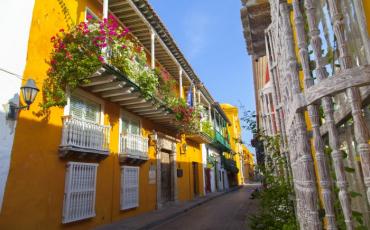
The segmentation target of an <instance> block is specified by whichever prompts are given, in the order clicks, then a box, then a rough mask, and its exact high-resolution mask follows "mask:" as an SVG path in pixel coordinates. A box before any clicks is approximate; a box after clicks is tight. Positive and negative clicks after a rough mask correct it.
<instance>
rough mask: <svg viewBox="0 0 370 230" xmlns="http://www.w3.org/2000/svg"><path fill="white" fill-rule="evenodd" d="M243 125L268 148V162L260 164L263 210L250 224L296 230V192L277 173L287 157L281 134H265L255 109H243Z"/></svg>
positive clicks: (260, 229) (264, 228)
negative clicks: (282, 150)
mask: <svg viewBox="0 0 370 230" xmlns="http://www.w3.org/2000/svg"><path fill="white" fill-rule="evenodd" d="M241 120H242V121H243V126H242V127H243V128H245V129H247V130H250V131H251V132H252V133H253V134H254V135H255V136H257V137H258V139H259V140H260V141H262V142H263V143H264V147H265V149H268V151H269V156H268V157H267V159H266V162H267V164H266V165H258V166H257V167H258V170H259V171H260V174H261V175H263V181H262V183H263V185H264V188H263V189H262V190H261V191H260V192H259V194H258V195H257V196H256V197H257V199H259V200H260V202H261V210H260V211H259V213H257V214H256V215H254V216H252V217H251V218H250V227H251V228H252V229H256V230H270V229H271V230H275V229H276V230H277V229H279V230H280V229H285V230H296V229H298V224H297V221H296V215H295V212H294V196H295V195H294V191H293V188H292V187H291V186H290V185H289V182H288V181H287V180H286V179H285V178H284V177H283V176H277V174H279V171H280V170H281V169H282V168H283V167H286V161H285V158H284V157H283V156H282V155H281V154H280V137H279V135H276V136H273V137H271V136H268V135H265V132H264V131H263V130H259V129H258V127H257V123H256V114H255V112H253V111H244V114H243V117H242V118H241Z"/></svg>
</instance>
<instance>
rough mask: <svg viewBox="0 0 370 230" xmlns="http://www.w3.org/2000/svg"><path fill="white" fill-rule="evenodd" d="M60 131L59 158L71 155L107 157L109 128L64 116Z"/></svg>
mask: <svg viewBox="0 0 370 230" xmlns="http://www.w3.org/2000/svg"><path fill="white" fill-rule="evenodd" d="M62 129H63V131H62V142H61V144H60V146H59V150H60V151H59V152H60V156H61V157H65V156H67V155H69V154H71V153H77V154H80V155H82V156H85V155H89V156H90V155H91V156H98V157H105V156H108V154H109V132H110V127H109V126H106V125H99V124H96V123H94V122H89V121H84V120H82V119H79V118H76V117H73V116H64V117H63V127H62Z"/></svg>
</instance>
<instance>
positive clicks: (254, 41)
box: [240, 0, 271, 58]
mask: <svg viewBox="0 0 370 230" xmlns="http://www.w3.org/2000/svg"><path fill="white" fill-rule="evenodd" d="M242 3H243V7H242V8H241V10H240V15H241V20H242V25H243V30H244V31H243V34H244V38H245V41H246V46H247V51H248V54H249V55H252V56H254V58H259V57H262V56H264V55H266V45H265V29H266V28H267V27H268V26H269V25H270V24H271V14H270V4H269V2H268V0H242Z"/></svg>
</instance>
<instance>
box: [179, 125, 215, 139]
mask: <svg viewBox="0 0 370 230" xmlns="http://www.w3.org/2000/svg"><path fill="white" fill-rule="evenodd" d="M213 136H214V135H213V127H212V126H209V125H208V123H207V122H201V124H200V126H199V131H197V132H195V133H192V134H190V135H187V136H186V138H187V139H189V140H192V141H195V142H197V143H200V144H204V143H206V144H210V143H212V141H213Z"/></svg>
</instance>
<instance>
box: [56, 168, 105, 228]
mask: <svg viewBox="0 0 370 230" xmlns="http://www.w3.org/2000/svg"><path fill="white" fill-rule="evenodd" d="M97 168H98V164H92V163H80V162H68V163H67V172H66V180H65V192H64V204H63V218H62V223H70V222H73V221H77V220H82V219H87V218H90V217H94V216H95V195H96V173H97Z"/></svg>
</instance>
